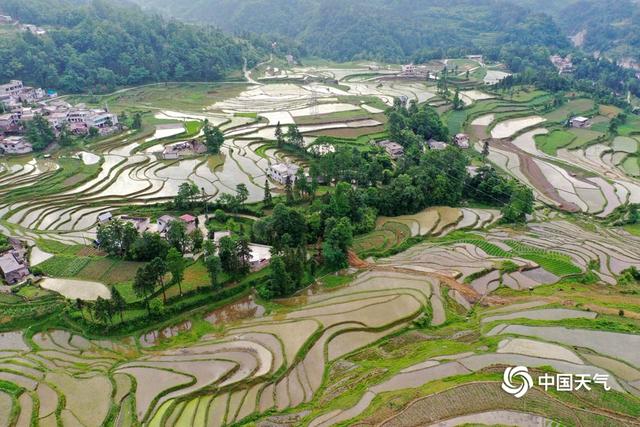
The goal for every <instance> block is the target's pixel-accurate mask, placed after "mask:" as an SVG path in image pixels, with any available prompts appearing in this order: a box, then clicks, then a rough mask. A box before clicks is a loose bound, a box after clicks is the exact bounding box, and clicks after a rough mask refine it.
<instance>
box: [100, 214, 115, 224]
mask: <svg viewBox="0 0 640 427" xmlns="http://www.w3.org/2000/svg"><path fill="white" fill-rule="evenodd" d="M112 218H113V215H112V214H111V212H102V213H100V214H98V221H99V222H102V223H104V222H109V221H111V219H112Z"/></svg>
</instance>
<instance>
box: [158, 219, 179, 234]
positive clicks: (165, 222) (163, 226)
mask: <svg viewBox="0 0 640 427" xmlns="http://www.w3.org/2000/svg"><path fill="white" fill-rule="evenodd" d="M175 220H176V219H175V218H174V217H172V216H171V215H162V216H161V217H160V218H158V233H164V232H166V231H167V229H168V228H169V224H170V223H171V222H172V221H175Z"/></svg>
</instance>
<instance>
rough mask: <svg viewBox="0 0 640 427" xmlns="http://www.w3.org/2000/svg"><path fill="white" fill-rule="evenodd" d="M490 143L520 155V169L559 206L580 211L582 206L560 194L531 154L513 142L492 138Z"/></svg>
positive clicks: (571, 210)
mask: <svg viewBox="0 0 640 427" xmlns="http://www.w3.org/2000/svg"><path fill="white" fill-rule="evenodd" d="M489 145H490V146H491V147H496V148H497V149H499V150H503V151H508V152H510V153H513V154H515V155H516V156H518V160H520V171H521V172H522V173H523V174H524V175H525V176H526V177H527V179H528V180H529V182H531V184H533V186H535V187H536V189H538V191H540V192H541V193H542V194H544V195H545V196H547V197H548V198H549V199H551V200H553V201H554V202H556V203H558V207H559V208H560V209H562V210H563V211H567V212H580V208H579V207H578V206H577V205H576V204H575V203H572V202H567V201H566V200H565V199H563V198H562V197H561V196H560V193H558V190H557V189H556V188H555V187H554V186H553V185H552V184H551V183H550V182H549V180H547V178H546V177H545V175H544V173H543V172H542V170H541V169H540V167H539V166H538V165H537V164H536V162H535V161H534V160H533V157H531V156H530V155H529V154H527V153H525V152H524V151H522V150H520V149H519V148H517V147H516V146H514V145H513V144H511V142H504V141H501V140H497V139H492V140H491V142H490V144H489Z"/></svg>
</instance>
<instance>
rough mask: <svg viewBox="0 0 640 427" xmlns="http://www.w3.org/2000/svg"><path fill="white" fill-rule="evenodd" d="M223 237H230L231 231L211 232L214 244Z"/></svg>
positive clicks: (218, 242)
mask: <svg viewBox="0 0 640 427" xmlns="http://www.w3.org/2000/svg"><path fill="white" fill-rule="evenodd" d="M223 237H231V231H230V230H225V231H216V232H214V233H213V242H214V243H215V244H216V246H218V244H220V239H222V238H223Z"/></svg>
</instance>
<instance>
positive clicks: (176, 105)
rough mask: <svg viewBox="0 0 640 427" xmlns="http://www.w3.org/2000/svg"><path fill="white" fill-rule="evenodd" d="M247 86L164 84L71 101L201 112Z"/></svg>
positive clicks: (114, 106)
mask: <svg viewBox="0 0 640 427" xmlns="http://www.w3.org/2000/svg"><path fill="white" fill-rule="evenodd" d="M246 87H247V85H246V84H244V83H162V84H152V85H147V86H139V87H135V88H131V89H123V90H119V91H117V92H114V93H112V94H108V95H101V96H96V95H84V96H82V95H80V96H72V97H70V98H68V101H69V102H72V103H78V102H84V103H87V104H90V105H100V106H104V105H105V103H106V104H108V105H109V108H111V109H113V110H114V111H121V110H125V109H131V108H135V109H140V108H145V107H146V108H160V109H162V108H166V109H169V110H174V111H175V110H182V111H201V110H202V109H203V108H205V107H208V106H210V105H212V104H214V103H216V102H218V101H222V100H225V99H228V98H230V97H233V96H236V95H238V94H239V93H240V92H241V91H242V90H244V89H245V88H246Z"/></svg>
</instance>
